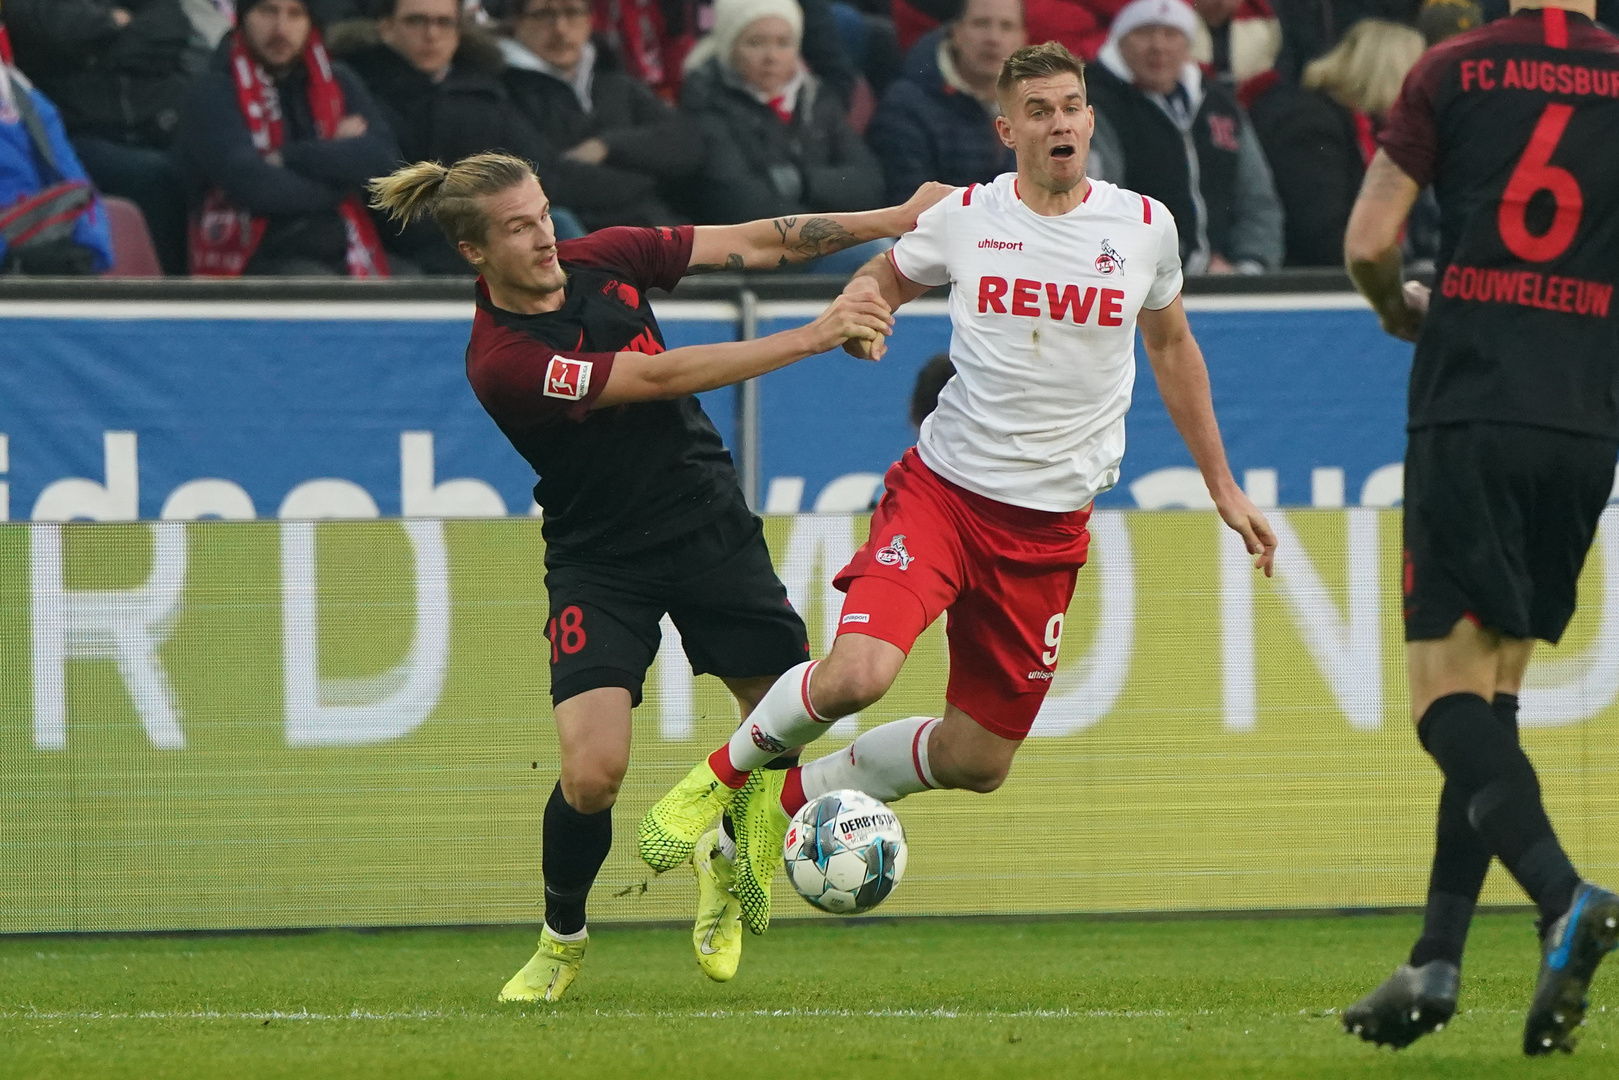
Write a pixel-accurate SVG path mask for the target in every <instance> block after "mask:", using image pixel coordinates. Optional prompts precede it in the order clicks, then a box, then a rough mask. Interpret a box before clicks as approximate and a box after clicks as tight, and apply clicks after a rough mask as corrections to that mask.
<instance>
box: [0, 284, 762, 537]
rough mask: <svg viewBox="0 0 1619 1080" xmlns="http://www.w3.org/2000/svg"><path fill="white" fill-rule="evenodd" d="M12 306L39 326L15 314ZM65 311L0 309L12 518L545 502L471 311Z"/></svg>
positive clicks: (3, 425) (725, 322)
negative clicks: (474, 343)
mask: <svg viewBox="0 0 1619 1080" xmlns="http://www.w3.org/2000/svg"><path fill="white" fill-rule="evenodd" d="M5 307H11V308H13V309H16V308H24V309H28V310H30V311H34V312H43V313H44V317H41V314H39V313H36V314H31V315H30V316H27V317H12V318H6V317H4V316H5V310H4V309H5ZM60 307H61V308H62V309H69V310H67V311H65V312H64V313H63V314H62V315H58V314H57V313H56V312H55V311H51V310H49V309H52V308H57V305H46V304H28V305H23V304H16V305H0V482H4V484H5V486H6V487H9V503H10V507H9V510H10V512H9V515H0V518H3V517H7V516H8V517H10V518H11V519H13V520H28V519H30V518H32V519H35V520H68V519H72V518H93V519H102V520H130V519H133V518H135V517H140V518H146V519H151V518H158V517H167V518H180V519H188V518H197V517H223V518H228V519H242V518H251V517H261V518H263V517H308V518H322V517H345V518H363V517H375V516H378V515H381V516H398V515H401V514H404V515H409V516H423V517H483V516H495V515H502V514H519V515H520V514H526V513H529V512H530V510H531V508H532V506H533V497H532V495H531V494H530V489H531V488H532V486H533V484H534V475H533V471H532V470H531V469H530V468H529V466H528V464H527V463H526V462H524V461H523V459H522V458H521V457H519V456H518V455H517V453H516V451H514V450H513V449H512V448H511V446H510V444H509V443H507V441H506V439H505V437H504V436H502V435H501V433H500V431H499V429H497V428H496V427H495V424H494V422H493V421H492V420H490V419H489V417H488V415H487V414H485V412H484V411H483V408H482V406H480V405H479V404H478V400H477V398H476V397H474V396H473V393H472V389H471V387H470V386H469V385H468V384H467V380H466V374H465V369H464V363H463V357H464V355H465V352H466V344H467V334H468V330H469V328H470V305H469V304H414V305H405V304H243V305H228V304H227V305H219V304H136V305H123V304H116V303H115V304H104V305H99V313H100V314H101V315H102V317H96V315H95V314H94V313H92V314H90V317H85V316H84V314H73V313H72V312H71V309H72V308H75V307H81V308H82V306H81V305H61V306H60ZM731 310H732V309H731V306H730V305H728V304H698V305H688V306H686V307H685V308H684V309H680V310H676V311H675V312H673V315H674V316H675V317H673V318H667V319H665V320H663V326H664V334H665V337H666V339H667V341H668V344H669V346H670V347H671V348H674V347H678V346H681V345H691V344H697V343H700V342H707V341H719V340H726V339H729V338H731V337H734V336H735V330H736V323H735V317H734V315H733V314H731ZM716 314H717V315H718V316H719V317H718V318H715V317H714V316H715V315H716ZM153 315H156V316H157V317H151V316H153ZM109 316H110V317H109ZM735 401H736V391H735V390H734V389H727V390H723V391H719V392H716V393H714V394H710V395H705V400H704V405H705V408H707V410H708V411H709V414H710V415H711V416H712V417H713V418H714V421H715V423H716V424H717V425H718V426H719V427H720V431H721V434H722V435H724V436H725V437H726V439H727V443H729V442H730V441H731V438H732V435H733V431H734V428H735V411H736V408H735ZM7 451H9V453H7ZM0 508H3V504H0Z"/></svg>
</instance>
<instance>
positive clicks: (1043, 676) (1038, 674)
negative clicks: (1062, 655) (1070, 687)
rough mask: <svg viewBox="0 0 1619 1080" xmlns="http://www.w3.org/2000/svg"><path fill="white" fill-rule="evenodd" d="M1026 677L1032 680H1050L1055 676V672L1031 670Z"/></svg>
mask: <svg viewBox="0 0 1619 1080" xmlns="http://www.w3.org/2000/svg"><path fill="white" fill-rule="evenodd" d="M1027 677H1028V678H1029V679H1031V680H1033V681H1034V682H1050V681H1051V680H1052V679H1054V678H1056V677H1057V676H1056V673H1055V672H1051V671H1031V672H1029V674H1028V676H1027Z"/></svg>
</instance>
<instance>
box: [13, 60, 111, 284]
mask: <svg viewBox="0 0 1619 1080" xmlns="http://www.w3.org/2000/svg"><path fill="white" fill-rule="evenodd" d="M110 266H112V237H111V234H110V233H109V231H108V227H107V214H106V210H105V208H104V207H102V205H101V202H100V200H99V199H97V198H96V196H95V193H94V191H93V190H91V187H90V183H89V179H88V178H87V177H86V176H85V174H84V169H83V168H82V167H81V166H80V165H79V160H78V158H77V157H75V156H74V154H73V147H72V145H71V144H70V143H69V142H68V141H67V134H66V132H65V131H64V130H63V128H62V119H61V116H60V115H59V114H58V113H57V111H56V107H55V106H54V105H52V104H51V102H50V99H49V98H47V97H46V96H45V95H44V94H42V93H40V92H39V90H38V89H36V88H35V87H34V86H33V85H32V84H31V83H30V82H29V81H28V78H27V77H26V76H24V75H23V74H22V72H20V71H18V70H17V69H16V68H12V67H8V66H6V65H4V64H0V272H3V273H10V274H50V275H61V274H89V273H100V272H102V271H105V270H106V269H108V268H109V267H110Z"/></svg>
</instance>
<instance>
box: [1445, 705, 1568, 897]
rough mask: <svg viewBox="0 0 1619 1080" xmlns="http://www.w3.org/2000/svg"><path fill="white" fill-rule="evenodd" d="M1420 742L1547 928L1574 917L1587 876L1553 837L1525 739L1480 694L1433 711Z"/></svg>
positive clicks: (1487, 844)
mask: <svg viewBox="0 0 1619 1080" xmlns="http://www.w3.org/2000/svg"><path fill="white" fill-rule="evenodd" d="M1417 734H1418V737H1419V738H1421V740H1422V745H1423V746H1424V747H1425V748H1426V749H1427V751H1428V753H1430V754H1432V755H1433V758H1434V760H1435V761H1437V762H1438V763H1439V768H1440V769H1441V770H1442V771H1443V772H1444V774H1445V783H1446V785H1447V786H1449V785H1450V784H1455V785H1456V787H1457V791H1456V797H1457V798H1459V799H1462V800H1464V801H1465V802H1466V806H1467V817H1468V820H1469V821H1471V822H1472V824H1473V828H1474V829H1476V830H1477V831H1478V833H1479V835H1480V836H1481V837H1482V838H1483V840H1484V844H1485V846H1486V847H1487V848H1488V849H1489V850H1491V851H1492V852H1494V853H1495V855H1496V856H1497V857H1498V858H1499V859H1500V860H1501V864H1502V865H1503V866H1505V867H1506V868H1507V870H1508V872H1510V873H1511V874H1512V876H1513V877H1514V878H1515V879H1517V882H1518V884H1519V885H1520V886H1522V887H1523V890H1524V892H1526V893H1528V894H1529V897H1530V899H1532V900H1533V901H1534V902H1535V906H1536V907H1538V908H1540V913H1541V916H1542V918H1543V919H1544V920H1545V921H1546V922H1548V923H1549V922H1551V921H1552V920H1554V919H1556V918H1558V917H1559V916H1561V915H1562V914H1563V912H1565V911H1567V910H1568V907H1569V903H1570V902H1571V900H1572V898H1573V895H1574V889H1575V887H1576V886H1578V885H1579V881H1580V878H1579V874H1577V873H1576V872H1575V870H1574V865H1573V863H1571V862H1569V860H1568V855H1567V854H1565V853H1564V851H1563V848H1562V845H1561V844H1559V843H1558V842H1557V835H1556V833H1554V832H1553V831H1552V826H1551V821H1550V820H1549V819H1548V818H1547V817H1546V808H1545V807H1544V806H1543V805H1542V804H1541V800H1540V780H1539V778H1538V777H1536V775H1535V767H1534V766H1533V765H1531V764H1530V763H1529V758H1528V757H1527V756H1525V754H1524V752H1523V750H1522V749H1521V748H1519V746H1518V743H1517V740H1516V739H1515V738H1514V737H1513V735H1512V734H1511V733H1509V732H1508V731H1507V730H1506V729H1505V728H1504V727H1503V726H1502V724H1501V723H1500V721H1498V720H1497V719H1496V716H1495V712H1494V710H1493V709H1491V707H1490V706H1489V705H1488V704H1487V703H1486V702H1485V701H1484V699H1483V698H1481V697H1479V696H1478V695H1477V694H1449V695H1447V696H1445V697H1442V698H1440V699H1439V700H1438V701H1436V702H1434V703H1433V704H1432V705H1431V706H1429V707H1428V711H1427V712H1426V713H1425V714H1424V715H1423V717H1422V720H1421V722H1420V723H1419V724H1418V725H1417Z"/></svg>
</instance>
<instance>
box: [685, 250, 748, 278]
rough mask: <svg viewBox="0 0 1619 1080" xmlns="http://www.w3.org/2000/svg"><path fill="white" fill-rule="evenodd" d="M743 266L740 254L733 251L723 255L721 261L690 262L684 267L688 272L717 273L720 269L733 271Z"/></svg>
mask: <svg viewBox="0 0 1619 1080" xmlns="http://www.w3.org/2000/svg"><path fill="white" fill-rule="evenodd" d="M742 268H743V263H742V256H741V255H740V254H738V253H737V252H735V251H733V252H731V253H730V254H729V255H727V256H725V261H724V262H723V263H692V264H691V265H690V266H688V267H686V273H688V274H717V273H719V272H720V271H721V270H725V271H729V272H731V273H735V272H737V271H738V270H741V269H742Z"/></svg>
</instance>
